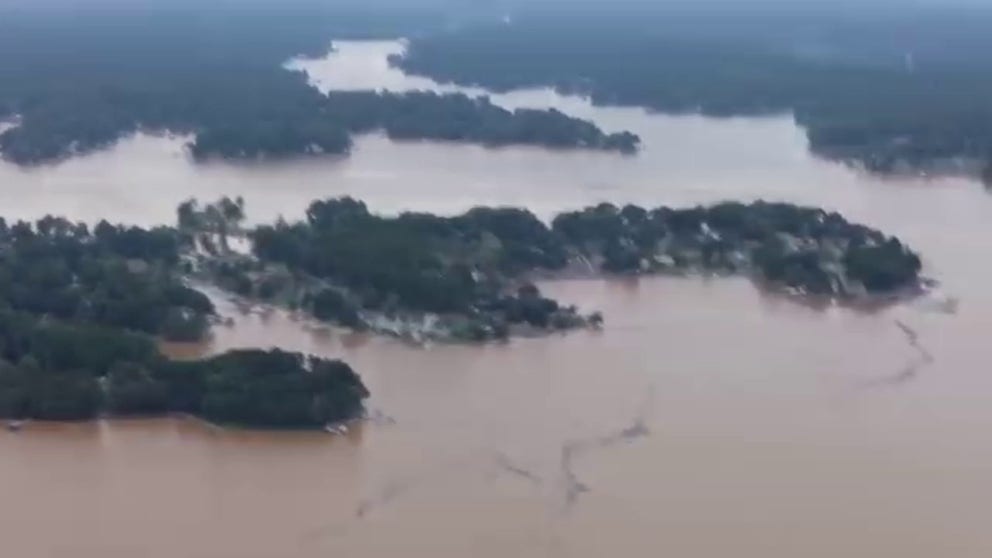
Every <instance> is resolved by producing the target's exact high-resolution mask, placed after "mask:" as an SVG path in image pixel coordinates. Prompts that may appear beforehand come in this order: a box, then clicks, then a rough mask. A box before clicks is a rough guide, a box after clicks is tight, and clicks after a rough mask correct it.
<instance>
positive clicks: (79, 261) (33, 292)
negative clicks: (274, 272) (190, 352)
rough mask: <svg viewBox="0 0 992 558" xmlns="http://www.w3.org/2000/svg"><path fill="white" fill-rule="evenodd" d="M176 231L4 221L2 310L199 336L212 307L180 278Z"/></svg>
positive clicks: (0, 232)
mask: <svg viewBox="0 0 992 558" xmlns="http://www.w3.org/2000/svg"><path fill="white" fill-rule="evenodd" d="M181 242H182V239H181V237H180V236H179V235H178V234H177V233H176V231H175V230H173V229H169V228H165V227H161V228H157V229H152V230H145V229H140V228H136V227H122V226H114V225H110V224H108V223H107V222H106V221H104V222H101V223H100V224H98V225H97V226H96V227H94V229H93V230H92V231H90V230H89V229H88V227H86V226H85V225H82V224H76V223H71V222H69V221H66V220H65V219H60V218H54V217H45V218H44V219H40V220H39V221H38V222H37V223H35V224H34V225H32V224H29V223H24V222H19V223H16V224H14V225H11V226H8V225H7V223H6V222H4V221H3V220H2V219H0V308H8V309H11V310H16V311H21V312H27V313H31V314H37V315H45V316H50V317H52V318H54V319H58V320H65V321H72V322H84V323H92V324H96V325H101V326H105V327H111V328H119V329H126V330H132V331H137V332H142V333H146V334H149V335H159V336H162V337H165V338H167V339H170V340H182V341H192V340H197V339H200V338H201V337H202V336H203V335H204V333H205V332H206V329H207V318H208V316H210V315H211V314H213V312H214V308H213V304H211V303H210V300H208V299H207V298H206V297H205V296H203V295H202V294H201V293H199V292H197V291H195V290H192V289H190V288H188V287H186V286H185V285H184V284H183V282H182V281H181V279H180V271H181V270H180V258H179V252H180V249H181V246H180V244H181Z"/></svg>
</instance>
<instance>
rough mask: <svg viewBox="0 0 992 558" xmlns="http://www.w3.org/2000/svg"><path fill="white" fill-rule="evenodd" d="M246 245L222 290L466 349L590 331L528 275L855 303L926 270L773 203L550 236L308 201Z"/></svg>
mask: <svg viewBox="0 0 992 558" xmlns="http://www.w3.org/2000/svg"><path fill="white" fill-rule="evenodd" d="M249 234H250V236H251V239H252V241H253V251H254V255H255V257H256V258H257V259H256V260H253V261H241V262H236V261H232V260H231V259H230V258H227V259H224V258H221V259H220V260H219V263H218V262H215V264H214V279H215V280H217V281H218V282H220V283H221V284H222V285H224V286H226V287H227V288H231V289H234V290H236V291H237V292H239V293H241V294H244V295H247V296H255V297H261V298H265V299H269V300H281V301H283V302H287V303H288V304H290V305H292V306H295V307H303V308H305V309H307V310H308V311H310V312H311V313H312V314H314V315H315V316H316V317H318V318H319V319H322V320H326V321H332V322H337V323H340V324H342V325H346V326H348V327H365V326H367V325H369V323H370V322H374V320H375V317H378V316H387V317H389V316H396V315H402V314H403V313H404V312H407V313H413V314H414V315H420V314H424V313H429V314H437V315H441V316H455V317H457V318H458V319H457V320H456V321H455V322H454V325H452V326H451V327H449V328H448V330H449V331H448V333H452V332H457V333H452V335H453V336H454V337H458V338H469V339H485V338H491V337H504V336H506V335H508V334H510V333H511V332H512V330H513V328H514V327H517V326H520V325H523V324H526V325H528V326H531V327H537V328H539V329H545V330H548V329H550V330H554V329H568V328H572V327H579V326H582V325H585V324H588V323H590V322H589V320H590V319H592V318H583V317H581V316H580V315H579V314H577V312H576V310H575V309H574V308H573V307H567V306H563V305H561V304H559V303H558V302H556V301H553V300H550V299H546V298H544V297H542V296H541V295H540V293H539V292H538V291H537V289H536V288H535V287H533V286H532V285H530V284H529V282H528V280H529V279H530V278H532V277H534V276H551V277H554V276H556V275H557V276H563V275H565V276H567V275H570V274H574V273H583V274H589V273H590V271H591V272H593V273H601V272H605V273H621V274H630V273H635V274H641V273H717V274H741V275H745V276H749V277H752V278H754V279H756V280H759V281H761V282H764V283H768V284H770V285H773V286H778V287H783V288H789V289H792V290H794V291H796V292H799V293H803V294H810V295H824V296H828V297H834V298H840V299H856V298H863V297H867V296H874V295H889V294H893V293H899V292H902V291H905V290H911V289H913V288H915V287H917V286H919V283H920V278H919V273H920V270H921V262H920V259H919V257H918V256H917V255H916V254H915V253H914V252H912V251H911V250H910V249H909V248H908V247H906V246H905V245H903V244H902V243H901V242H900V241H899V240H898V239H895V238H892V237H889V236H886V235H884V234H883V233H881V232H879V231H876V230H874V229H871V228H868V227H865V226H862V225H858V224H853V223H849V222H848V221H846V220H845V219H844V218H843V217H841V216H840V215H838V214H836V213H829V212H825V211H822V210H819V209H812V208H805V207H799V206H795V205H790V204H782V203H765V202H755V203H752V204H741V203H722V204H717V205H713V206H710V207H695V208H687V209H672V208H667V207H659V208H655V209H644V208H641V207H637V206H632V205H628V206H625V207H622V208H618V207H616V206H613V205H609V204H602V205H599V206H595V207H589V208H586V209H583V210H581V211H576V212H568V213H562V214H560V215H558V216H557V217H555V218H554V220H553V221H552V224H551V226H550V227H549V226H547V225H545V224H544V223H543V222H541V221H540V220H539V219H538V218H537V217H536V216H534V215H533V214H531V213H530V212H528V211H526V210H522V209H514V208H485V207H480V208H475V209H472V210H470V211H468V212H466V213H464V214H462V215H458V216H454V217H441V216H436V215H429V214H422V213H404V214H401V215H399V216H396V217H386V216H381V215H376V214H373V213H371V212H369V210H368V209H367V207H366V206H365V204H363V203H362V202H360V201H356V200H354V199H351V198H340V199H331V200H326V201H318V202H314V203H313V204H312V205H311V206H310V208H309V209H308V211H307V218H306V220H305V221H301V222H297V223H286V222H282V221H280V222H278V223H276V224H274V225H264V226H260V227H258V228H256V229H254V230H252V231H250V233H249ZM300 285H304V288H299V287H300ZM287 293H288V295H287ZM595 319H596V320H597V321H598V317H596V318H595Z"/></svg>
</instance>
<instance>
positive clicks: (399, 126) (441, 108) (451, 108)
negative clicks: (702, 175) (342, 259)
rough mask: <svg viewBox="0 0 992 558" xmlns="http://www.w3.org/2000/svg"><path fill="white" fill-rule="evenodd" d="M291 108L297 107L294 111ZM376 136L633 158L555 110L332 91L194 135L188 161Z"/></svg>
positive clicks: (630, 147) (630, 143)
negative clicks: (268, 115)
mask: <svg viewBox="0 0 992 558" xmlns="http://www.w3.org/2000/svg"><path fill="white" fill-rule="evenodd" d="M298 108H299V107H298ZM377 130H382V131H384V132H385V133H386V135H388V136H389V137H390V138H392V139H394V140H422V139H427V140H442V141H461V142H470V143H477V144H482V145H488V146H494V147H496V146H505V145H540V146H544V147H553V148H584V149H600V150H610V151H620V152H623V153H634V152H635V151H637V146H638V143H639V142H640V139H639V138H638V137H637V136H635V135H634V134H631V133H629V132H621V133H616V134H605V133H603V131H602V130H600V129H599V128H597V127H596V126H595V125H594V124H592V123H590V122H588V121H585V120H579V119H576V118H572V117H570V116H567V115H565V114H563V113H561V112H559V111H557V110H554V109H551V110H533V109H517V110H515V111H512V112H511V111H508V110H506V109H503V108H501V107H498V106H496V105H493V104H492V103H491V102H490V101H489V99H488V98H485V97H481V98H471V97H468V96H465V95H461V94H448V95H438V94H435V93H429V92H413V93H402V94H392V93H387V92H381V93H375V92H368V91H365V92H337V93H335V92H332V93H330V94H329V95H327V96H326V97H324V98H320V99H317V100H316V101H315V102H314V104H313V107H312V108H311V109H309V111H307V110H301V111H300V113H299V114H297V115H292V116H288V117H286V118H285V119H282V120H272V119H269V120H253V119H243V120H234V121H231V122H229V123H224V124H222V125H218V126H215V127H211V128H207V129H205V130H202V131H200V132H198V133H197V135H196V138H195V139H194V141H193V142H192V144H191V145H190V149H191V151H192V153H193V156H194V157H196V158H200V159H204V158H208V157H212V156H217V157H222V158H228V159H256V158H261V157H286V156H292V155H316V154H323V153H336V154H341V153H347V152H348V150H349V149H350V147H351V135H352V134H356V133H363V132H372V131H377Z"/></svg>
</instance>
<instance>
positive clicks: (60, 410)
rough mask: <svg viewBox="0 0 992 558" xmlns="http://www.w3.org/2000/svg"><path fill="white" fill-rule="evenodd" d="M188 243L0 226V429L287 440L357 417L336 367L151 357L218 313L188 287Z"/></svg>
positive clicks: (260, 356) (162, 235)
mask: <svg viewBox="0 0 992 558" xmlns="http://www.w3.org/2000/svg"><path fill="white" fill-rule="evenodd" d="M235 207H236V206H235ZM227 209H228V211H227V213H226V217H227V218H232V216H231V210H230V208H227ZM210 214H211V215H213V213H210ZM192 241H193V239H191V238H190V237H188V236H187V235H184V234H182V233H180V232H179V231H178V230H176V229H172V228H166V227H160V228H156V229H151V230H145V229H141V228H137V227H123V226H115V225H110V224H109V223H107V222H106V221H103V222H100V223H99V224H98V225H97V226H95V227H94V228H93V230H92V231H90V230H89V227H87V226H86V225H83V224H78V223H72V222H70V221H67V220H65V219H62V218H56V217H45V218H43V219H40V220H38V221H37V222H36V223H33V224H31V223H25V222H17V223H14V224H12V225H8V224H7V223H6V222H5V221H3V220H2V219H0V417H2V418H9V419H51V420H82V419H89V418H93V417H95V416H97V415H99V414H102V413H109V414H113V415H132V414H158V413H165V412H186V413H193V414H196V415H199V416H203V417H205V418H207V419H209V420H212V421H216V422H220V423H229V424H237V425H245V426H264V427H287V428H289V427H293V428H295V427H318V426H323V425H324V424H327V423H329V422H335V421H340V420H346V419H349V418H354V417H356V416H358V415H359V414H360V413H361V412H362V400H363V399H364V398H365V397H367V396H368V392H367V390H366V389H365V388H364V386H363V385H362V383H361V381H360V379H359V378H358V376H357V375H355V373H354V372H353V371H352V370H351V368H349V367H348V366H347V365H346V364H344V363H341V362H339V361H329V360H323V359H317V358H312V357H305V356H303V355H298V354H288V353H283V352H279V351H260V350H256V351H236V352H232V353H226V354H223V355H219V356H216V357H213V358H210V359H207V360H204V361H196V362H183V363H180V362H173V361H170V360H168V359H167V358H165V357H164V356H162V355H161V354H159V352H158V349H157V347H156V341H155V338H165V339H170V340H178V341H196V340H200V339H202V338H203V337H204V336H205V335H206V334H207V331H208V328H209V321H208V320H209V319H210V318H211V317H212V315H213V314H214V307H213V304H212V303H211V302H210V300H209V299H208V298H207V297H206V296H204V295H203V294H202V293H200V292H198V291H196V290H193V289H191V288H189V287H188V286H186V284H185V283H184V277H185V276H186V275H187V274H188V273H189V272H190V271H191V268H190V265H191V264H190V261H189V259H188V253H189V252H190V251H191V250H193V249H194V246H193V243H192Z"/></svg>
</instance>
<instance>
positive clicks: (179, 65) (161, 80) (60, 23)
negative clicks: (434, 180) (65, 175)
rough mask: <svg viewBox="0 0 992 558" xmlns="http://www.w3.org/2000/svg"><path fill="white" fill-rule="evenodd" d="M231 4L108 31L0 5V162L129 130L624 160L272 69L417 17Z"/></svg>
mask: <svg viewBox="0 0 992 558" xmlns="http://www.w3.org/2000/svg"><path fill="white" fill-rule="evenodd" d="M143 4H144V3H143ZM163 4H164V3H163ZM168 4H172V3H168ZM238 6H240V5H239V4H238V3H232V4H231V5H230V6H223V7H219V6H206V5H200V4H199V3H198V4H197V5H196V6H187V5H182V6H177V7H175V8H172V7H164V8H161V10H164V11H163V13H158V12H157V11H156V10H157V9H156V8H151V7H144V8H142V7H135V8H133V9H130V8H127V7H125V6H123V5H122V7H121V8H120V9H119V13H115V14H112V15H107V17H108V18H111V19H112V20H113V21H115V22H116V23H114V24H113V25H108V24H106V22H105V21H104V20H103V14H100V13H99V10H94V13H92V14H90V13H88V12H85V13H84V12H83V11H79V13H74V17H78V18H80V19H81V20H80V21H76V20H72V19H69V20H64V19H63V18H64V17H65V16H63V15H61V14H57V13H44V14H43V15H33V14H32V13H31V10H26V11H24V12H23V13H22V12H20V11H18V10H13V11H6V10H4V8H3V7H2V6H0V77H2V79H0V119H3V118H6V117H7V116H10V115H17V116H18V125H17V126H15V127H13V128H11V129H8V130H6V131H4V132H3V133H0V156H2V157H3V158H5V159H7V160H10V161H13V162H15V163H18V164H22V165H32V164H41V163H46V162H50V161H57V160H60V159H63V158H66V157H71V156H74V155H77V154H80V153H86V152H90V151H93V150H96V149H102V148H105V147H107V146H109V145H111V144H113V143H114V142H116V141H117V140H118V139H120V138H121V137H123V136H126V135H128V134H132V133H136V132H139V131H146V132H153V133H160V132H172V133H177V134H188V135H191V136H192V141H191V142H190V144H189V150H190V152H191V154H192V156H193V157H194V158H195V159H197V160H202V159H208V158H224V159H260V158H268V159H275V158H285V157H295V156H305V155H322V154H346V153H348V152H349V150H350V148H351V145H352V136H353V135H354V134H358V133H363V132H372V131H378V130H382V131H384V132H385V133H386V134H387V135H388V136H389V137H391V138H395V139H402V140H420V139H424V140H446V141H460V142H472V143H478V144H483V145H488V146H503V145H511V144H517V145H536V146H546V147H553V148H582V149H597V150H611V151H618V152H625V153H631V152H634V151H636V149H637V145H638V141H639V140H638V138H637V137H636V136H635V135H633V134H630V133H619V134H606V133H604V132H603V131H602V130H600V129H599V128H598V127H596V126H595V125H594V124H592V123H590V122H588V121H584V120H580V119H576V118H572V117H569V116H566V115H564V114H562V113H560V112H557V111H553V110H517V111H507V110H504V109H502V108H500V107H497V106H495V105H493V104H492V103H490V102H489V101H488V100H487V99H485V98H478V99H473V98H469V97H466V96H464V95H436V94H433V93H409V94H390V93H385V92H376V91H360V92H341V93H332V94H330V95H324V94H322V93H321V92H320V91H318V90H317V89H316V88H314V87H312V86H311V85H310V84H309V82H308V77H307V75H306V74H305V73H303V72H297V71H291V70H288V69H285V68H283V67H282V65H283V64H284V63H285V61H286V60H288V59H289V58H291V57H293V56H298V55H305V54H312V55H318V56H319V55H320V54H322V53H323V52H324V51H326V49H327V47H328V45H329V44H330V40H331V39H332V38H334V37H347V36H350V35H354V34H356V33H359V34H361V33H362V31H361V29H366V28H368V29H396V28H404V27H405V26H406V25H409V24H408V23H406V21H410V22H415V21H419V19H418V18H413V17H406V18H404V17H402V16H400V15H398V14H399V13H405V12H403V10H399V9H396V10H394V11H395V12H396V14H393V15H382V16H379V17H376V18H362V17H358V16H356V15H355V14H350V15H345V14H335V15H329V14H327V13H324V10H319V9H317V8H314V9H315V10H316V11H317V12H318V13H313V14H308V13H306V11H305V10H304V11H303V12H302V13H301V12H298V11H296V10H290V9H282V8H281V7H280V8H279V9H276V10H274V13H267V12H268V11H267V10H265V13H260V12H259V10H261V8H259V7H254V8H253V7H240V8H239V7H238ZM145 9H148V10H151V11H152V13H151V14H146V13H143V10H145ZM328 9H329V10H330V11H332V12H333V9H332V8H328ZM132 10H133V11H132ZM172 10H176V12H175V13H173V11H172ZM186 11H189V13H187V14H186V15H185V16H183V17H176V14H177V13H186ZM393 33H398V31H393Z"/></svg>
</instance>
